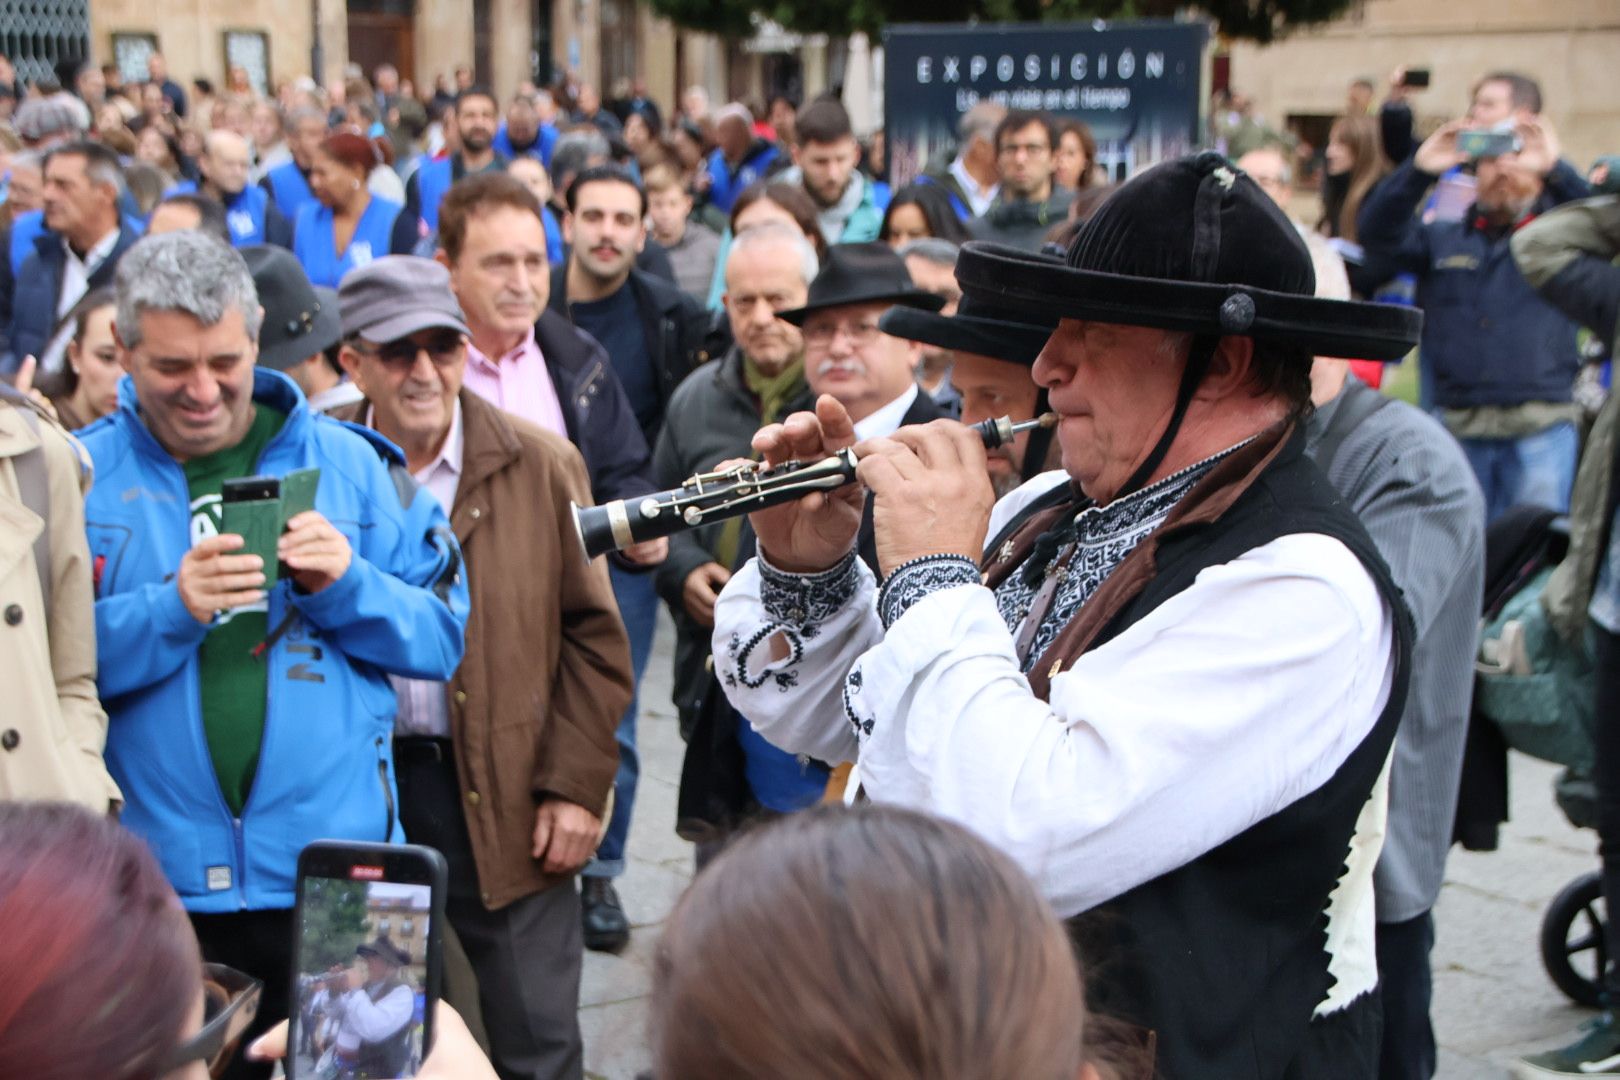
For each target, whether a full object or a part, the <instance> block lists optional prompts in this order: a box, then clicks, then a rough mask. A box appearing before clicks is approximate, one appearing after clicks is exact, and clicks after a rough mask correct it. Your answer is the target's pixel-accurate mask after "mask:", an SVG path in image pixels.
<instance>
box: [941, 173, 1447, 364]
mask: <svg viewBox="0 0 1620 1080" xmlns="http://www.w3.org/2000/svg"><path fill="white" fill-rule="evenodd" d="M956 278H957V281H958V282H960V283H961V285H962V290H963V293H964V294H965V295H966V296H974V297H978V298H981V299H984V300H986V301H989V302H991V303H994V304H997V305H999V306H1002V307H1010V308H1015V309H1020V310H1025V311H1034V312H1037V313H1040V314H1043V315H1049V316H1053V317H1057V318H1070V319H1085V320H1088V321H1094V322H1108V323H1121V324H1124V325H1127V326H1146V327H1154V328H1158V329H1162V330H1176V331H1186V332H1191V333H1194V334H1200V335H1209V336H1217V337H1218V336H1225V335H1238V336H1246V337H1251V338H1255V339H1257V340H1272V341H1278V342H1283V343H1286V344H1289V345H1293V346H1295V347H1297V348H1299V349H1301V350H1302V351H1303V354H1304V355H1305V356H1306V357H1309V356H1334V357H1347V358H1350V359H1358V360H1397V359H1400V358H1401V357H1402V356H1405V355H1406V353H1407V352H1408V351H1410V350H1411V349H1412V347H1413V346H1414V345H1416V344H1417V340H1418V335H1419V332H1420V331H1421V330H1422V327H1423V315H1422V313H1421V312H1419V311H1417V310H1416V309H1414V308H1407V307H1397V306H1395V305H1392V304H1367V303H1356V302H1351V301H1345V300H1320V299H1317V298H1316V296H1315V295H1314V293H1315V282H1316V278H1315V274H1314V273H1313V272H1312V270H1311V258H1310V255H1309V253H1308V252H1307V251H1306V249H1305V244H1304V242H1303V241H1302V240H1301V239H1300V237H1299V234H1298V232H1297V231H1296V230H1295V229H1294V226H1293V224H1292V223H1291V222H1290V221H1289V220H1288V219H1287V217H1285V216H1284V215H1283V212H1282V210H1281V209H1279V208H1278V207H1277V205H1276V204H1275V203H1273V202H1272V201H1271V199H1270V198H1269V197H1268V196H1267V195H1266V194H1265V192H1263V191H1261V190H1260V187H1259V185H1257V184H1256V183H1255V182H1254V181H1253V180H1251V179H1250V178H1249V177H1248V176H1246V175H1245V174H1244V173H1242V172H1240V171H1239V170H1238V169H1236V168H1235V167H1233V166H1232V165H1231V164H1230V163H1229V162H1228V161H1227V160H1226V159H1225V158H1224V157H1222V156H1221V155H1219V154H1217V153H1214V152H1212V151H1206V152H1205V153H1202V154H1197V155H1195V156H1192V157H1185V158H1179V159H1177V160H1175V161H1168V162H1165V163H1163V164H1161V165H1156V166H1154V167H1153V168H1151V169H1149V170H1147V171H1146V172H1144V173H1142V174H1141V175H1140V176H1137V177H1136V178H1134V179H1132V180H1131V181H1129V182H1128V183H1126V184H1125V185H1124V186H1123V187H1121V188H1120V189H1119V190H1118V191H1117V192H1115V193H1114V194H1113V195H1112V196H1110V197H1109V199H1108V201H1107V202H1105V203H1103V205H1102V207H1101V208H1100V209H1099V210H1098V211H1097V213H1096V216H1094V217H1093V218H1092V219H1091V220H1090V221H1089V222H1087V224H1086V225H1085V227H1084V228H1082V229H1081V230H1080V232H1079V234H1078V235H1077V236H1076V237H1075V239H1074V243H1073V244H1072V245H1070V247H1069V253H1068V257H1067V259H1065V260H1064V263H1063V264H1062V265H1053V264H1052V263H1051V262H1050V261H1048V260H1046V259H1043V258H1041V257H1040V256H1036V255H1031V254H1029V253H1027V252H1023V251H1019V250H1017V249H1014V248H1009V247H1004V246H1001V245H997V244H989V243H984V242H979V241H974V242H970V243H968V244H965V245H963V247H962V253H961V255H960V257H959V258H958V260H957V263H956Z"/></svg>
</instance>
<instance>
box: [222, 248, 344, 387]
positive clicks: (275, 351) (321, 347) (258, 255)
mask: <svg viewBox="0 0 1620 1080" xmlns="http://www.w3.org/2000/svg"><path fill="white" fill-rule="evenodd" d="M242 258H243V259H245V260H246V261H247V264H248V272H249V273H251V274H252V275H253V287H254V288H255V289H257V290H258V293H259V303H260V305H262V306H263V307H264V321H263V323H261V324H260V326H259V363H260V364H263V365H264V366H265V367H268V368H275V369H276V370H277V371H285V370H287V369H288V368H290V367H292V366H293V365H294V364H297V363H300V362H302V361H304V360H308V359H309V358H310V357H311V356H314V355H315V354H316V353H319V352H324V351H326V350H327V349H329V348H331V347H332V346H333V345H336V344H337V343H338V342H339V341H340V340H342V338H343V323H342V322H341V320H340V319H339V318H338V303H337V293H336V292H335V291H333V290H331V289H316V288H315V287H314V286H313V285H311V284H310V283H309V276H308V275H307V274H305V273H304V267H303V265H302V264H300V263H299V261H298V260H297V259H296V258H294V257H293V254H292V252H290V251H288V250H287V249H285V248H279V247H276V246H274V245H272V244H256V245H254V246H252V247H245V248H243V249H242Z"/></svg>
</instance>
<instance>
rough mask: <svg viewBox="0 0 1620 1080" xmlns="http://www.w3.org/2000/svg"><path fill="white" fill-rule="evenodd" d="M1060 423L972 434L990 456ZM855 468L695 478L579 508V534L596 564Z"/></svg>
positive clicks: (992, 424) (790, 467) (1001, 425)
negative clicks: (1029, 433) (1024, 434)
mask: <svg viewBox="0 0 1620 1080" xmlns="http://www.w3.org/2000/svg"><path fill="white" fill-rule="evenodd" d="M1056 423H1057V415H1056V414H1055V413H1044V414H1042V415H1041V416H1038V417H1036V418H1035V419H1033V420H1024V421H1021V422H1019V423H1016V424H1015V423H1013V422H1012V421H1011V420H1010V419H1008V418H1007V417H1005V416H1002V417H997V418H996V419H994V420H984V421H981V422H980V423H977V424H974V425H973V430H974V431H976V432H978V433H979V437H980V438H981V439H983V440H984V446H985V449H987V450H994V449H995V448H996V447H998V446H1002V445H1004V444H1006V443H1009V442H1012V441H1013V439H1015V438H1017V437H1018V435H1019V434H1020V433H1021V432H1025V431H1033V430H1034V429H1036V428H1049V427H1051V426H1053V425H1054V424H1056ZM856 460H857V459H856V457H855V452H854V451H853V450H852V449H850V448H848V447H845V448H844V449H843V450H840V451H838V452H837V453H836V454H833V455H832V456H831V457H826V458H822V459H821V460H820V461H784V462H782V464H780V465H776V466H770V467H767V466H766V465H764V464H762V463H760V462H757V461H750V462H746V463H745V464H742V465H737V466H734V467H732V468H730V469H721V470H719V471H717V472H708V473H699V474H698V475H697V476H692V477H688V478H687V481H686V483H684V484H682V485H681V486H680V487H678V488H675V489H673V490H671V491H659V492H654V493H653V494H651V495H643V496H641V497H640V498H636V499H615V500H613V501H612V502H608V503H603V504H602V505H601V506H580V505H579V504H577V503H575V504H572V505H573V513H574V530H575V532H577V533H578V534H579V543H580V546H581V547H582V548H584V550H585V556H586V558H588V559H594V558H596V557H597V556H598V555H605V554H607V553H608V552H610V551H621V550H623V549H624V548H627V547H629V546H630V545H632V544H639V543H642V542H643V541H646V540H656V539H658V538H659V537H660V536H670V535H672V534H674V533H678V532H680V531H682V530H683V529H695V528H697V527H698V526H699V525H703V524H706V523H708V522H711V521H724V520H725V519H727V518H734V517H741V516H742V515H743V514H751V513H753V512H754V511H755V510H763V509H765V508H766V507H768V506H777V505H779V504H781V503H785V502H792V501H793V500H794V499H797V498H800V497H802V496H804V495H808V494H809V493H810V492H812V491H835V490H837V489H838V488H841V487H843V486H844V485H845V484H848V483H850V482H852V481H853V480H854V479H855V465H856Z"/></svg>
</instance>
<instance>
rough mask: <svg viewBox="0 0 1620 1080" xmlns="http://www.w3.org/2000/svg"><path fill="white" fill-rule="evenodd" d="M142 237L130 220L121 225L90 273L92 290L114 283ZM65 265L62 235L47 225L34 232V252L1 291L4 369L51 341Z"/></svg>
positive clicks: (1, 363)
mask: <svg viewBox="0 0 1620 1080" xmlns="http://www.w3.org/2000/svg"><path fill="white" fill-rule="evenodd" d="M139 239H140V234H139V233H138V232H136V231H134V230H133V229H131V227H130V224H129V223H128V222H127V221H126V222H123V223H122V224H120V226H119V229H118V239H117V240H116V241H114V242H113V249H112V252H111V253H110V254H109V255H108V256H107V257H106V258H105V259H103V260H102V261H101V265H100V266H98V267H96V268H95V270H94V271H92V272H91V274H90V288H91V289H99V288H100V287H101V286H103V285H111V284H112V280H113V272H114V271H115V270H117V268H118V260H119V259H121V258H123V255H124V252H126V251H128V250H129V249H130V247H131V246H132V245H133V244H134V243H135V241H137V240H139ZM66 265H67V253H66V252H65V251H63V250H62V241H61V239H60V238H59V237H58V236H57V235H56V234H55V233H53V232H51V231H50V230H48V229H42V230H40V232H39V233H38V234H36V235H35V237H34V250H33V252H32V253H30V254H29V256H28V258H26V259H24V260H23V265H22V270H21V271H20V272H19V273H18V274H17V280H16V282H15V283H14V284H13V286H12V289H11V295H10V296H9V297H6V296H0V325H4V326H5V327H6V331H5V334H4V340H3V342H0V373H3V374H7V375H9V374H11V373H12V372H14V371H16V370H17V367H18V365H20V364H21V363H22V360H23V357H25V356H35V357H37V356H39V354H40V353H41V352H43V351H44V350H45V347H46V346H47V345H49V344H50V342H51V335H52V332H53V331H54V330H55V329H56V302H57V299H58V297H59V296H60V295H61V292H62V271H63V268H64V267H65V266H66Z"/></svg>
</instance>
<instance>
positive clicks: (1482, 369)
mask: <svg viewBox="0 0 1620 1080" xmlns="http://www.w3.org/2000/svg"><path fill="white" fill-rule="evenodd" d="M1433 183H1434V177H1432V176H1430V175H1428V174H1427V173H1424V172H1421V171H1419V170H1418V169H1417V167H1416V166H1415V165H1413V163H1412V162H1411V161H1410V160H1408V161H1407V162H1406V163H1405V164H1403V165H1401V166H1400V167H1399V168H1398V169H1396V170H1395V171H1394V172H1392V173H1390V174H1389V176H1387V177H1385V178H1384V181H1383V182H1382V183H1381V184H1379V185H1378V186H1377V187H1375V188H1373V190H1372V192H1371V193H1370V194H1369V195H1368V196H1367V201H1366V203H1365V204H1363V206H1362V208H1361V213H1360V214H1359V215H1357V218H1356V232H1357V234H1358V239H1359V240H1360V242H1361V245H1362V247H1364V248H1365V249H1366V251H1367V257H1368V262H1369V264H1373V265H1376V266H1377V267H1378V269H1379V272H1380V274H1382V275H1384V276H1389V275H1390V274H1392V273H1398V272H1402V271H1404V272H1407V273H1410V274H1413V275H1415V276H1416V278H1417V306H1418V307H1420V308H1422V309H1423V340H1422V343H1421V346H1420V348H1421V350H1422V356H1423V366H1424V367H1425V368H1426V369H1427V370H1428V371H1429V372H1430V373H1432V375H1433V379H1434V381H1433V386H1434V404H1435V405H1437V406H1439V407H1441V408H1448V409H1464V408H1472V407H1475V406H1479V405H1520V404H1523V403H1525V402H1527V401H1568V400H1569V399H1570V392H1571V389H1572V388H1573V386H1574V382H1575V374H1576V371H1577V370H1578V369H1579V367H1580V354H1579V351H1578V350H1577V349H1576V345H1575V332H1576V327H1575V324H1574V323H1573V322H1571V321H1570V320H1569V319H1567V318H1565V317H1564V316H1563V315H1562V314H1560V313H1559V312H1558V311H1557V310H1556V309H1555V308H1554V307H1553V306H1552V305H1551V304H1549V303H1547V301H1545V300H1543V299H1542V298H1541V297H1540V296H1538V295H1537V294H1536V291H1535V290H1534V289H1532V288H1531V287H1530V285H1529V283H1528V282H1526V281H1525V280H1524V277H1523V275H1521V274H1520V273H1519V268H1518V267H1517V266H1515V265H1514V262H1513V253H1512V251H1511V250H1510V249H1509V241H1510V240H1512V238H1513V230H1512V229H1490V228H1488V227H1486V226H1485V224H1484V222H1483V221H1481V220H1479V219H1478V217H1477V216H1476V215H1475V214H1474V213H1473V212H1472V211H1470V212H1469V213H1468V214H1467V215H1466V216H1465V217H1464V218H1463V220H1462V221H1432V222H1429V223H1427V224H1425V223H1424V222H1423V221H1422V220H1421V219H1420V218H1419V217H1418V216H1417V211H1418V208H1419V206H1421V205H1422V203H1423V199H1424V196H1425V195H1426V194H1427V192H1428V190H1429V186H1430V185H1431V184H1433ZM1586 193H1587V187H1586V183H1585V181H1583V180H1582V179H1581V178H1580V177H1579V176H1578V175H1576V174H1575V173H1574V172H1573V170H1571V169H1570V168H1569V166H1568V165H1566V164H1563V163H1560V164H1559V165H1558V167H1557V168H1555V169H1554V170H1553V172H1552V175H1551V176H1549V177H1548V178H1547V186H1546V190H1545V191H1544V192H1543V194H1542V197H1541V200H1540V202H1538V203H1537V204H1536V206H1535V212H1536V213H1542V212H1545V211H1547V210H1550V209H1551V208H1552V207H1554V206H1557V205H1558V204H1559V203H1563V202H1568V201H1569V200H1571V199H1578V198H1582V197H1584V196H1585V195H1586Z"/></svg>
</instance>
